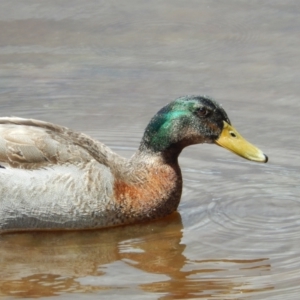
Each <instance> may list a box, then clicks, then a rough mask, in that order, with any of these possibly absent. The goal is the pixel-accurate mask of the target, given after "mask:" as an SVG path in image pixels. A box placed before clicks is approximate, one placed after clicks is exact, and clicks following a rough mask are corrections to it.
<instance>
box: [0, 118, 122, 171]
mask: <svg viewBox="0 0 300 300" xmlns="http://www.w3.org/2000/svg"><path fill="white" fill-rule="evenodd" d="M92 159H95V160H97V161H98V162H99V163H101V164H104V165H106V166H109V164H110V162H111V161H114V162H116V161H119V160H122V158H121V157H120V156H119V155H117V154H116V153H114V152H113V151H111V149H110V148H109V147H107V146H105V145H104V144H102V143H100V142H98V141H95V140H94V139H92V138H91V137H89V136H87V135H85V134H83V133H78V132H75V131H72V130H70V129H68V128H66V127H63V126H59V125H55V124H52V123H48V122H44V121H39V120H34V119H22V118H16V117H12V118H0V166H1V167H2V168H20V169H31V170H32V169H40V168H44V167H47V166H51V165H64V164H74V165H81V164H86V163H87V162H89V161H90V160H92Z"/></svg>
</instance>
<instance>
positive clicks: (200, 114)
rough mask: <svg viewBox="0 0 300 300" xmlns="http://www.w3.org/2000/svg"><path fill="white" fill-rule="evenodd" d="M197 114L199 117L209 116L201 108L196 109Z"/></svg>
mask: <svg viewBox="0 0 300 300" xmlns="http://www.w3.org/2000/svg"><path fill="white" fill-rule="evenodd" d="M197 114H198V116H200V117H206V116H207V115H208V114H209V110H208V109H207V108H205V107H203V106H202V107H199V108H198V110H197Z"/></svg>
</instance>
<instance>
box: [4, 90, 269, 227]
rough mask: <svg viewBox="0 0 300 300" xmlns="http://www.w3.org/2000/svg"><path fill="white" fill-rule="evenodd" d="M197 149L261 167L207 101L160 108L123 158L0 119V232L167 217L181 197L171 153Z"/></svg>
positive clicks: (91, 143)
mask: <svg viewBox="0 0 300 300" xmlns="http://www.w3.org/2000/svg"><path fill="white" fill-rule="evenodd" d="M198 143H217V144H219V145H221V146H223V147H225V148H228V149H229V150H231V151H233V152H235V153H237V154H238V155H240V156H243V157H245V158H247V159H250V160H255V161H260V162H266V161H267V157H266V156H265V155H264V154H263V153H262V152H261V151H260V150H259V149H257V148H256V147H254V146H252V145H251V144H249V143H247V142H246V141H245V140H244V139H243V138H242V137H241V136H240V135H239V134H238V132H237V131H236V130H235V129H234V128H233V127H232V126H231V125H230V120H229V118H228V117H227V114H226V113H225V111H224V109H223V108H222V107H221V106H220V105H218V104H217V103H216V102H215V101H214V100H212V99H210V98H208V97H201V96H189V97H182V98H179V99H176V100H175V101H173V102H171V103H170V104H168V105H166V106H165V107H164V108H162V109H161V110H160V111H159V112H158V113H157V114H156V115H155V116H154V117H153V118H152V120H151V121H150V123H149V125H148V126H147V128H146V130H145V133H144V136H143V139H142V141H141V144H140V147H139V149H138V150H137V152H136V153H135V154H134V155H133V156H132V157H131V158H130V159H129V160H127V159H125V158H122V157H120V156H119V155H117V154H116V153H114V152H113V151H112V150H110V149H109V148H108V147H107V146H105V145H104V144H102V143H100V142H98V141H95V140H94V139H92V138H91V137H89V136H87V135H85V134H83V133H77V132H74V131H72V130H70V129H68V128H65V127H62V126H58V125H54V124H51V123H47V122H43V121H38V120H30V119H21V118H0V167H1V168H0V231H22V230H58V229H60V230H68V229H69V230H72V229H73V230H74V229H93V228H103V227H110V226H116V225H122V224H129V223H134V222H140V221H147V220H152V219H157V218H161V217H164V216H166V215H169V214H171V213H172V212H174V211H175V210H176V209H177V207H178V205H179V201H180V198H181V191H182V177H181V171H180V167H179V165H178V155H179V154H180V152H181V151H182V149H183V148H184V147H186V146H188V145H192V144H198Z"/></svg>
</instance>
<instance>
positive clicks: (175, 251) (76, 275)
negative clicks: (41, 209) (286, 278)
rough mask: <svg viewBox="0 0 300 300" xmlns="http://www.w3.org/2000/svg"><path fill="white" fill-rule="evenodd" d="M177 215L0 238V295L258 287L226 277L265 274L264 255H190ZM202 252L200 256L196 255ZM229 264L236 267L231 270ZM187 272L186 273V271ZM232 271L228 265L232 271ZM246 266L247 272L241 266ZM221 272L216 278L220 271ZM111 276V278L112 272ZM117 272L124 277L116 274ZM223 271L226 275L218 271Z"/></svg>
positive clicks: (191, 292)
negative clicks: (249, 257) (208, 257)
mask: <svg viewBox="0 0 300 300" xmlns="http://www.w3.org/2000/svg"><path fill="white" fill-rule="evenodd" d="M183 234H184V229H183V225H182V221H181V216H180V214H179V213H173V214H172V215H170V216H169V217H167V218H164V219H162V220H159V221H154V222H149V223H144V224H138V225H129V226H124V227H116V228H111V229H105V230H98V231H86V232H84V234H83V232H55V233H54V232H43V233H42V232H35V233H16V234H8V235H2V236H1V237H0V244H1V248H0V256H1V258H2V259H1V268H0V269H1V271H0V295H2V296H14V297H43V296H54V295H59V294H61V293H72V294H74V297H76V294H78V297H79V296H80V294H81V293H91V292H94V293H97V295H98V294H99V295H102V294H105V295H107V294H109V293H110V291H111V292H113V294H114V295H116V293H117V291H118V290H120V293H124V289H126V290H128V288H129V287H130V288H131V289H133V290H138V292H139V293H147V294H148V293H158V294H159V295H163V296H161V298H163V299H174V298H180V299H184V298H186V299H187V298H193V297H197V296H201V295H205V297H206V298H207V299H209V298H210V297H211V296H216V295H225V294H226V295H229V294H236V293H241V292H243V289H245V291H246V290H247V293H249V292H252V291H253V292H257V291H259V290H260V291H261V290H265V289H270V288H271V287H270V286H268V287H261V286H260V287H257V288H255V287H253V286H252V287H251V289H249V287H248V288H247V287H245V281H247V280H243V281H242V282H235V279H230V278H228V277H229V276H230V273H231V272H233V271H234V272H236V269H237V266H239V265H240V270H241V274H244V275H245V276H247V272H251V274H253V270H255V272H256V273H257V274H258V273H261V272H262V271H265V272H268V270H269V269H270V265H269V264H268V262H267V260H266V259H263V258H262V259H255V260H243V261H239V260H231V261H228V260H224V259H218V260H215V259H214V260H198V261H194V260H189V259H188V258H187V257H186V256H185V255H184V252H185V250H186V245H185V244H183V243H182V242H181V240H182V237H183ZM199 255H201V253H199ZM232 266H234V267H232ZM187 268H188V269H190V270H189V271H185V270H184V269H187ZM231 268H232V269H231ZM247 270H248V271H247ZM219 273H220V276H218V274H219ZM114 274H115V275H116V276H114ZM121 274H124V276H122V275H121ZM224 274H225V275H226V276H224Z"/></svg>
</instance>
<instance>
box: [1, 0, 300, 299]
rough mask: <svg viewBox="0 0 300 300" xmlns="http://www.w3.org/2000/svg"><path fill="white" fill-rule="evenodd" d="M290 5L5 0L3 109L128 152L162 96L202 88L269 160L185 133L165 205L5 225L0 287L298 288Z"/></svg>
mask: <svg viewBox="0 0 300 300" xmlns="http://www.w3.org/2000/svg"><path fill="white" fill-rule="evenodd" d="M299 12H300V6H299V4H298V2H297V1H296V0H289V1H285V2H284V3H283V2H282V1H263V2H261V1H251V2H249V1H233V0H230V1H223V2H222V1H211V0H210V1H208V0H207V1H185V2H184V5H183V2H182V1H155V2H149V3H147V2H140V1H133V0H130V1H126V3H125V2H122V1H120V0H116V1H88V2H85V3H83V2H82V1H68V0H67V1H63V2H57V1H52V0H49V1H47V2H43V3H40V1H36V0H31V1H26V2H20V1H14V0H11V1H2V2H1V4H0V25H1V31H0V66H1V67H0V79H1V80H0V87H1V88H0V108H1V115H3V116H6V115H8V116H10V115H14V116H19V117H28V118H36V119H43V120H46V121H50V122H54V123H58V124H61V125H64V126H68V127H71V128H73V129H76V130H79V131H83V132H85V133H87V134H89V135H91V136H93V137H94V138H96V139H99V140H101V141H102V142H104V143H106V144H107V145H109V146H110V147H112V148H113V149H114V150H115V151H117V152H118V153H120V154H122V155H124V156H126V157H130V156H131V155H132V154H133V153H134V151H135V149H136V148H137V147H138V145H139V141H140V139H141V137H142V134H143V130H144V128H145V126H146V125H147V122H148V121H149V120H150V118H151V117H152V116H153V115H154V114H155V113H156V112H157V111H158V110H159V109H160V108H161V107H162V106H163V105H165V104H166V103H167V102H169V101H171V100H173V99H175V98H177V97H179V96H182V95H185V94H206V95H210V96H213V97H214V98H216V99H217V100H218V101H219V102H221V103H222V104H223V106H224V108H225V109H226V111H227V112H228V114H229V117H230V119H231V121H232V123H233V124H234V126H235V127H236V128H237V130H238V131H240V132H241V133H242V134H243V135H244V136H245V137H246V138H247V139H248V140H249V141H251V142H253V143H254V144H256V145H257V146H259V147H260V148H261V149H262V150H263V151H264V152H265V153H266V154H267V155H268V156H269V158H270V161H269V163H268V164H263V165H262V164H256V163H252V162H248V161H245V160H243V159H241V158H239V157H236V156H234V155H233V154H231V153H229V152H227V151H225V150H224V149H221V148H219V147H216V146H214V145H197V146H192V147H189V148H188V149H185V150H184V151H183V153H182V155H181V156H180V165H181V167H182V172H183V177H184V191H183V196H182V200H181V204H180V206H179V210H178V213H177V214H174V215H172V216H170V217H169V218H166V219H163V220H159V221H156V222H152V223H147V224H137V225H132V226H125V227H119V228H112V229H106V230H98V231H87V232H68V233H61V232H59V233H58V232H56V233H54V232H48V233H47V232H46V233H45V232H44V233H42V232H38V233H23V234H5V235H1V236H0V258H1V259H0V295H1V297H2V298H5V299H7V298H9V297H11V298H15V297H21V298H22V297H23V298H47V299H99V296H102V297H109V298H111V299H119V298H120V297H122V298H125V299H192V298H201V299H222V300H223V299H268V300H269V299H270V300H275V299H298V297H299V292H300V288H299V279H300V271H299V269H300V259H299V257H300V250H299V249H300V237H299V231H300V221H299V220H300V203H299V201H300V200H299V196H298V195H299V192H300V189H299V177H300V173H299V171H300V162H299V159H298V152H299V150H298V149H299V146H300V142H299V138H298V135H299V126H298V124H299V108H300V104H299V94H300V85H299V83H298V78H300V76H299V75H300V71H299V70H300V65H299V64H300V63H299V62H300V60H299V47H300V40H299V29H300V21H299V17H298V16H299Z"/></svg>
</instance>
